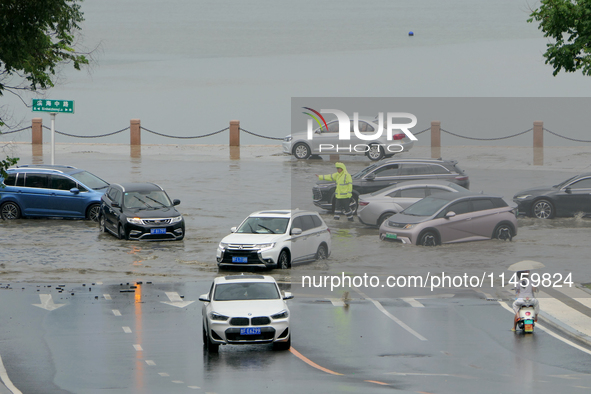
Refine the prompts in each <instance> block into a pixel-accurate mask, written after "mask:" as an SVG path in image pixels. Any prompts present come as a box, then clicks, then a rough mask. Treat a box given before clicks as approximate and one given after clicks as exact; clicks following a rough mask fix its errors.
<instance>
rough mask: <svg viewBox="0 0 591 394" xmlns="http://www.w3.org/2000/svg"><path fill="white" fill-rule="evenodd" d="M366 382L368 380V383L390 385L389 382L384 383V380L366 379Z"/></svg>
mask: <svg viewBox="0 0 591 394" xmlns="http://www.w3.org/2000/svg"><path fill="white" fill-rule="evenodd" d="M364 382H368V383H375V384H380V385H382V386H389V384H388V383H384V382H378V381H377V380H364Z"/></svg>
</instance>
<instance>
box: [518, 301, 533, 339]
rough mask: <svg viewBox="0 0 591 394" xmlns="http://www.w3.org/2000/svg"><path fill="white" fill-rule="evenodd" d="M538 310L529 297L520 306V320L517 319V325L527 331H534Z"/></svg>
mask: <svg viewBox="0 0 591 394" xmlns="http://www.w3.org/2000/svg"><path fill="white" fill-rule="evenodd" d="M535 318H536V312H535V308H534V303H533V302H532V300H531V299H530V298H527V299H526V300H525V302H524V303H523V305H521V307H520V308H519V320H517V327H519V329H520V330H523V332H525V333H532V332H534V326H535Z"/></svg>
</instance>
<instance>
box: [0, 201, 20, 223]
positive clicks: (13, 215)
mask: <svg viewBox="0 0 591 394" xmlns="http://www.w3.org/2000/svg"><path fill="white" fill-rule="evenodd" d="M0 214H1V215H2V219H4V220H13V219H18V218H20V217H21V209H20V208H19V207H18V204H17V203H15V202H12V201H9V202H5V203H4V204H2V207H1V208H0Z"/></svg>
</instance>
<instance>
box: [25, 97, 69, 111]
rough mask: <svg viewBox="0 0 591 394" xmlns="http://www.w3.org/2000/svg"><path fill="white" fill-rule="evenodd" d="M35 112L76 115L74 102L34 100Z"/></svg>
mask: <svg viewBox="0 0 591 394" xmlns="http://www.w3.org/2000/svg"><path fill="white" fill-rule="evenodd" d="M33 112H60V113H68V114H73V113H74V100H43V99H33Z"/></svg>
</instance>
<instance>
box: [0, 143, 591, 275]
mask: <svg viewBox="0 0 591 394" xmlns="http://www.w3.org/2000/svg"><path fill="white" fill-rule="evenodd" d="M421 149H422V150H421ZM454 149H457V150H456V151H453V150H452V149H451V148H450V149H449V152H446V151H444V152H443V153H444V157H445V158H453V159H457V160H458V161H459V164H460V166H461V167H462V168H463V169H464V170H465V171H466V172H467V173H468V175H469V176H470V181H471V186H470V188H471V190H474V191H480V190H482V191H484V192H486V193H495V194H499V195H502V196H504V197H505V199H506V200H507V201H511V198H512V196H513V194H514V193H515V192H517V191H519V190H521V189H524V188H527V187H530V186H536V185H552V184H556V183H558V182H559V181H561V180H564V179H566V178H568V177H569V176H572V175H575V174H577V173H581V172H585V167H587V161H586V159H585V158H586V155H585V152H584V150H583V149H580V152H573V151H572V150H573V149H575V148H560V149H563V156H564V160H560V161H558V160H557V159H556V160H554V161H552V160H548V164H547V165H546V166H532V165H531V164H528V163H527V156H526V155H527V154H529V151H530V150H531V148H530V149H525V148H522V149H523V152H524V153H523V154H522V155H520V156H515V154H514V153H506V154H504V155H501V154H499V153H495V155H496V156H495V157H494V158H492V159H490V158H489V159H488V160H487V159H486V158H485V157H483V156H482V155H478V152H477V151H476V150H475V148H473V147H471V148H470V149H471V152H470V153H469V154H468V153H462V152H463V151H462V150H460V148H459V147H458V148H454ZM557 150H558V148H556V149H555V150H552V154H556V155H557V152H556V151H557ZM280 152H281V150H280V148H279V147H278V146H259V147H254V146H253V147H243V148H242V149H241V151H240V153H239V155H240V159H236V152H234V159H232V157H231V154H230V153H231V152H230V151H229V149H228V148H227V147H225V146H200V147H191V146H148V147H142V152H141V155H139V156H138V155H136V157H131V155H130V154H129V147H128V146H125V145H117V146H109V145H99V144H95V145H74V144H67V145H58V149H57V152H56V157H57V160H56V162H57V163H60V164H68V165H73V166H76V167H79V168H84V169H86V170H88V171H90V172H93V173H95V174H96V175H98V176H100V177H101V178H103V179H105V180H106V181H108V182H114V183H120V182H155V183H157V184H159V185H161V186H162V187H163V188H164V189H165V190H166V191H167V193H168V194H169V196H170V197H171V198H173V199H174V198H178V199H180V200H181V204H180V205H179V207H178V209H179V211H180V212H181V213H182V214H183V215H184V217H185V220H186V237H185V239H184V240H183V241H179V242H137V241H122V240H118V239H116V238H115V237H113V236H112V235H110V234H106V233H100V232H99V231H98V225H97V224H96V223H93V222H88V221H82V220H59V219H21V220H17V221H11V222H8V221H0V250H1V254H0V283H3V284H5V283H8V282H11V281H12V282H14V281H21V282H50V281H56V280H60V281H67V282H80V281H95V282H96V281H102V282H118V281H123V280H126V281H131V280H146V279H147V278H148V280H158V281H179V280H197V279H201V278H210V277H212V276H214V275H215V274H216V273H217V272H218V269H217V265H216V261H215V252H216V248H217V245H218V243H219V241H220V240H221V239H222V238H223V237H224V236H225V235H227V234H228V233H229V230H230V227H232V226H237V225H238V224H239V223H240V222H241V221H242V220H243V219H244V217H246V216H247V215H248V214H250V213H251V212H254V211H257V210H263V209H281V208H282V209H285V208H290V207H292V208H300V209H310V210H314V211H318V209H317V208H316V207H315V206H314V205H313V204H312V193H311V188H312V186H313V184H314V182H315V178H314V174H322V173H331V172H333V170H334V164H333V163H331V162H330V161H328V158H326V159H325V160H308V161H295V160H293V159H292V158H291V157H289V156H284V155H282V154H281V153H280ZM15 153H17V155H18V156H19V157H20V158H21V160H20V164H26V163H35V162H37V163H39V162H40V161H43V162H48V161H49V155H45V156H43V157H40V156H36V157H33V156H32V155H31V148H30V145H25V144H23V145H16V146H15ZM575 153H579V156H578V157H579V158H578V159H577V155H576V154H575ZM428 156H429V152H428V151H427V150H426V149H425V148H420V149H417V150H416V151H413V154H412V157H428ZM556 157H557V158H560V156H558V155H557V156H556ZM341 160H342V161H344V162H345V163H346V164H347V166H348V169H349V171H350V172H351V173H354V172H356V171H358V170H360V169H362V168H364V167H366V166H367V165H369V162H368V161H367V160H366V159H360V158H347V157H341ZM565 161H568V163H566V164H565ZM321 215H322V217H323V218H324V220H325V221H326V223H327V224H328V226H329V227H330V228H331V230H332V244H333V250H332V255H331V257H330V259H328V260H326V261H320V262H315V263H311V264H305V265H302V266H298V267H294V268H293V269H292V270H290V271H279V270H273V271H272V274H273V275H275V276H277V277H278V278H293V279H297V278H298V277H299V276H300V275H303V274H309V273H312V274H315V275H320V274H325V273H326V274H329V273H340V272H348V273H364V272H367V273H370V274H371V275H381V276H387V275H412V274H421V273H423V272H431V273H435V272H446V273H448V272H449V273H454V274H462V273H469V274H482V272H483V271H487V272H493V271H494V272H502V271H503V270H504V269H505V268H506V267H507V266H508V265H509V264H511V263H513V262H516V261H519V260H523V259H533V260H539V261H542V262H544V264H545V265H546V272H550V273H567V272H573V273H574V275H575V276H574V280H575V282H577V283H581V282H591V267H590V266H589V264H587V260H588V253H589V250H590V246H589V244H588V239H589V235H591V220H590V219H585V218H560V219H554V220H549V221H542V220H534V219H531V218H520V219H519V230H518V235H517V237H516V238H515V239H514V240H513V242H502V241H497V240H491V241H482V242H471V243H463V244H452V245H444V246H441V247H436V248H420V247H415V246H409V245H400V244H395V243H389V242H382V241H380V240H379V238H378V236H377V229H373V228H369V227H365V226H363V225H362V224H360V223H359V222H358V221H355V222H353V223H348V222H343V221H340V222H338V221H335V220H333V219H332V215H330V214H328V213H326V212H322V213H321Z"/></svg>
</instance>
